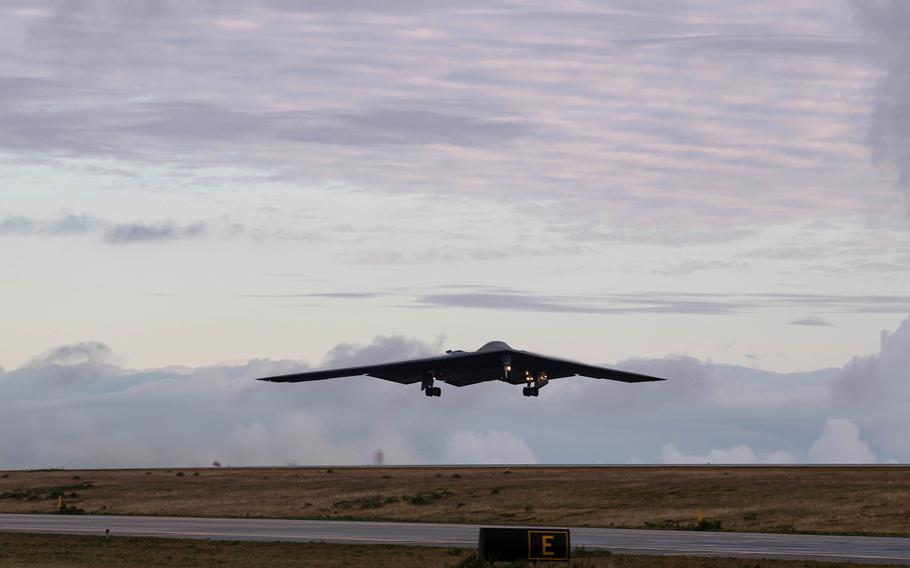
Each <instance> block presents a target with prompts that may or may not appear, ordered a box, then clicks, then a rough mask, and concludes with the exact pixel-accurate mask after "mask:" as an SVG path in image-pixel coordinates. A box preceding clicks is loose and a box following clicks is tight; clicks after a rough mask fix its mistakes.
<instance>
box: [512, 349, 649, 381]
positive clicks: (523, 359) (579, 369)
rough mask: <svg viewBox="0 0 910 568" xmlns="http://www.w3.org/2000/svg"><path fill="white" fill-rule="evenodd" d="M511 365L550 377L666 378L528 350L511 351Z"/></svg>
mask: <svg viewBox="0 0 910 568" xmlns="http://www.w3.org/2000/svg"><path fill="white" fill-rule="evenodd" d="M512 367H513V368H517V369H536V370H538V371H543V372H544V373H546V374H547V377H548V378H550V379H556V378H559V377H571V376H574V375H581V376H583V377H591V378H594V379H609V380H611V381H622V382H624V383H645V382H651V381H664V380H666V379H661V378H658V377H651V376H649V375H641V374H639V373H630V372H628V371H620V370H617V369H609V368H607V367H598V366H597V365H587V364H585V363H579V362H577V361H570V360H568V359H558V358H556V357H548V356H545V355H538V354H536V353H530V352H528V351H513V352H512Z"/></svg>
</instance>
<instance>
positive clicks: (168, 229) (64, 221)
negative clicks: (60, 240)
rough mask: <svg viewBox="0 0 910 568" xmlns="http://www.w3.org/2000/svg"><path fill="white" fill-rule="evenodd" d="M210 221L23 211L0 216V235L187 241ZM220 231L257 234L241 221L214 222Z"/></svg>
mask: <svg viewBox="0 0 910 568" xmlns="http://www.w3.org/2000/svg"><path fill="white" fill-rule="evenodd" d="M211 225H212V223H210V222H206V221H196V222H192V223H179V222H177V221H174V220H172V219H164V220H160V221H153V222H146V221H135V222H130V223H123V222H114V221H111V220H109V219H104V218H101V217H95V216H93V215H87V214H73V213H67V214H64V215H60V216H59V217H57V218H55V219H34V218H30V217H25V216H22V215H6V216H0V236H32V235H34V236H46V237H59V236H72V235H96V236H98V237H99V238H100V240H101V242H103V243H106V244H111V245H130V244H137V243H151V242H167V241H186V240H193V239H199V238H203V237H206V236H209V235H210V234H211V233H212V227H211ZM217 225H218V226H219V227H220V229H219V233H220V234H223V235H225V236H228V237H230V236H249V237H252V238H259V236H260V235H259V234H258V233H255V232H251V231H248V230H247V229H246V228H245V227H244V226H243V225H240V224H237V223H229V222H227V221H226V220H221V221H220V222H218V223H217Z"/></svg>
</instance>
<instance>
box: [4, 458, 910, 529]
mask: <svg viewBox="0 0 910 568" xmlns="http://www.w3.org/2000/svg"><path fill="white" fill-rule="evenodd" d="M58 495H62V496H63V497H62V499H63V502H64V503H65V504H66V506H67V507H71V508H72V510H73V511H74V512H79V510H80V509H81V510H83V511H84V512H85V513H98V514H134V515H175V516H213V517H246V516H249V517H269V518H337V519H371V520H378V519H381V520H394V521H423V522H457V523H462V522H463V523H498V524H548V525H564V526H570V527H578V526H592V527H635V528H647V527H652V528H691V527H692V526H693V525H694V524H695V522H696V518H697V517H698V515H699V512H701V515H702V517H703V519H704V522H706V523H710V524H715V526H716V523H720V524H719V528H720V529H721V530H737V531H763V532H833V533H856V534H888V535H904V536H907V535H910V467H904V466H901V467H743V468H738V467H721V466H718V467H711V466H706V467H489V468H457V467H441V468H422V467H421V468H404V467H402V468H392V467H385V468H383V467H360V468H333V469H326V468H321V469H312V468H275V469H243V468H208V469H206V468H201V469H173V470H161V469H149V470H145V469H134V470H85V471H76V470H51V471H7V472H0V512H5V513H26V512H29V513H51V512H53V511H54V510H55V503H56V498H57V496H58Z"/></svg>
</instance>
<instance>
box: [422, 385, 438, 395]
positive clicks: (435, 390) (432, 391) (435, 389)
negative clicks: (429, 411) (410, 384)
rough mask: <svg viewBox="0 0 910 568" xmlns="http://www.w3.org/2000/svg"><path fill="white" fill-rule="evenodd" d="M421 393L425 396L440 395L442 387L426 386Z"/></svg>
mask: <svg viewBox="0 0 910 568" xmlns="http://www.w3.org/2000/svg"><path fill="white" fill-rule="evenodd" d="M423 394H425V395H427V396H442V389H441V388H439V387H427V388H426V389H425V390H424V391H423Z"/></svg>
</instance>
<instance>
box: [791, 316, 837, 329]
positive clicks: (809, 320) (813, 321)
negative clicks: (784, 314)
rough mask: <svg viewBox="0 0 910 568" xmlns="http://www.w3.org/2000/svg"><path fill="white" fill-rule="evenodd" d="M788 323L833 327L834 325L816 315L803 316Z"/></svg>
mask: <svg viewBox="0 0 910 568" xmlns="http://www.w3.org/2000/svg"><path fill="white" fill-rule="evenodd" d="M790 325H808V326H815V327H833V326H834V324H832V323H830V322H827V321H825V320H823V319H821V318H816V317H805V318H799V319H795V320H793V321H791V322H790Z"/></svg>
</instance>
